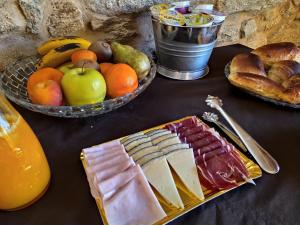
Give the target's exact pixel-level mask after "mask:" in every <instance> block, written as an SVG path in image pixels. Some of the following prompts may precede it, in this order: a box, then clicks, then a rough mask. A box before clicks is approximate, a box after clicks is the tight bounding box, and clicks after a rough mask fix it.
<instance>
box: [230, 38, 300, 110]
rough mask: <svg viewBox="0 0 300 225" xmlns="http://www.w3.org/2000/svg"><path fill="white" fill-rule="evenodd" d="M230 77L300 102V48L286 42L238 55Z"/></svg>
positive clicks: (253, 89)
mask: <svg viewBox="0 0 300 225" xmlns="http://www.w3.org/2000/svg"><path fill="white" fill-rule="evenodd" d="M228 78H229V81H230V82H231V83H232V84H233V85H235V86H238V87H241V88H244V89H246V90H249V91H251V92H254V93H257V94H259V95H262V96H265V97H268V98H272V99H276V100H280V101H285V102H288V103H291V104H300V49H299V48H298V47H296V46H295V45H294V44H293V43H288V42H283V43H275V44H269V45H265V46H262V47H260V48H258V49H255V50H254V51H252V52H251V53H247V54H245V53H243V54H239V55H237V56H235V57H234V58H233V60H232V62H231V64H230V75H229V77H228Z"/></svg>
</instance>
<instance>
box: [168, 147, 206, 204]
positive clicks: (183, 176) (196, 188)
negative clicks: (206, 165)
mask: <svg viewBox="0 0 300 225" xmlns="http://www.w3.org/2000/svg"><path fill="white" fill-rule="evenodd" d="M166 157H167V160H168V162H169V164H170V165H171V167H172V168H173V169H174V171H175V172H176V174H177V175H178V177H179V178H180V180H181V181H182V183H183V184H184V185H185V187H186V188H187V189H188V190H189V191H190V192H191V193H192V194H194V195H195V196H196V197H197V198H198V199H200V200H204V195H203V191H202V188H201V185H200V181H199V177H198V173H197V167H196V164H195V159H194V154H193V150H192V149H191V148H190V149H184V150H183V151H175V152H172V153H170V154H167V155H166Z"/></svg>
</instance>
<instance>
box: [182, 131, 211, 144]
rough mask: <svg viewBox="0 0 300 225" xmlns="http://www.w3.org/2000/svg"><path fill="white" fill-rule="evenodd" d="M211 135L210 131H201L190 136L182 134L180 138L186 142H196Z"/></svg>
mask: <svg viewBox="0 0 300 225" xmlns="http://www.w3.org/2000/svg"><path fill="white" fill-rule="evenodd" d="M209 135H211V133H210V132H208V131H201V132H199V133H195V134H191V135H190V136H180V139H181V140H182V141H183V142H186V143H194V142H196V141H198V140H199V139H202V138H205V137H207V136H209Z"/></svg>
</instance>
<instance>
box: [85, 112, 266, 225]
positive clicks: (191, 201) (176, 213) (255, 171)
mask: <svg viewBox="0 0 300 225" xmlns="http://www.w3.org/2000/svg"><path fill="white" fill-rule="evenodd" d="M189 118H192V116H188V117H184V118H182V119H179V120H176V121H172V122H169V123H165V124H162V125H159V126H156V127H152V128H150V129H147V130H144V131H143V132H148V131H151V130H154V129H161V128H164V127H165V126H166V125H168V124H173V123H177V122H181V121H183V120H186V119H189ZM122 138H124V137H121V138H119V139H117V140H121V139H122ZM238 154H239V155H240V156H241V159H242V161H243V163H244V164H245V166H246V169H247V171H248V173H249V178H251V179H253V180H254V179H257V178H259V177H261V176H262V171H261V169H260V167H259V166H258V165H257V164H255V163H254V162H253V161H251V160H250V159H249V158H247V157H246V156H245V155H244V154H243V153H241V152H240V151H238ZM80 159H81V161H82V164H83V167H84V169H85V171H86V168H87V163H86V161H85V158H84V155H83V153H81V155H80ZM86 172H87V171H86ZM172 174H173V173H172ZM173 177H174V180H175V183H176V186H177V189H178V191H179V194H180V196H181V198H182V201H183V203H184V208H183V209H177V208H175V207H173V206H171V205H169V204H168V203H167V202H166V201H164V200H163V199H162V197H161V196H160V195H159V194H158V193H157V192H156V191H155V189H153V191H154V193H155V195H156V197H157V199H158V200H159V202H160V204H161V206H162V207H163V209H164V211H165V212H166V214H167V216H166V217H165V218H164V219H162V220H160V221H158V222H157V223H155V225H162V224H167V223H169V222H171V221H173V220H175V219H176V218H178V217H180V216H182V215H184V214H186V213H188V212H189V211H191V210H193V209H195V208H197V207H198V206H200V205H203V204H205V203H206V202H208V201H210V200H212V199H214V198H217V197H219V196H221V195H223V194H225V193H227V192H229V191H231V190H233V189H236V188H238V187H240V186H242V185H244V184H245V182H241V183H239V186H237V187H234V188H231V189H227V190H222V191H218V192H214V191H213V190H210V189H207V188H205V187H204V186H203V185H202V190H203V192H204V196H205V199H204V201H200V200H199V199H196V198H195V197H193V196H192V195H191V194H190V193H189V191H188V190H187V189H186V188H185V186H184V185H183V184H182V182H181V181H180V179H179V178H178V177H177V176H176V174H175V173H174V174H173ZM95 200H96V203H97V206H98V209H99V212H100V215H101V218H102V221H103V224H104V225H108V222H107V219H106V216H105V212H104V210H103V208H102V206H101V200H100V199H95Z"/></svg>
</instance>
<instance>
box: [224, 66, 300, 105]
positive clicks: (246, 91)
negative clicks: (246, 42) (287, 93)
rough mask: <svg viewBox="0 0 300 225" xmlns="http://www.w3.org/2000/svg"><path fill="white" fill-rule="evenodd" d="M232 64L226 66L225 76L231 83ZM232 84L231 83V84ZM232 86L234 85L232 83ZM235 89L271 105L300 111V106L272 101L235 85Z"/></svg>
mask: <svg viewBox="0 0 300 225" xmlns="http://www.w3.org/2000/svg"><path fill="white" fill-rule="evenodd" d="M230 64H231V61H230V62H229V63H227V64H226V66H225V69H224V72H225V76H226V78H227V80H228V81H229V82H230V80H229V78H228V77H229V74H230ZM230 83H231V82H230ZM231 84H232V83H231ZM232 85H233V86H234V87H236V88H238V89H240V90H242V91H243V92H245V93H248V94H249V95H252V96H254V97H256V98H259V99H261V100H263V101H265V102H270V103H273V104H275V105H278V106H283V107H288V108H294V109H300V104H290V103H287V102H283V101H279V100H275V99H271V98H267V97H265V96H262V95H259V94H256V93H254V92H252V91H249V90H246V89H244V88H241V87H237V86H235V85H234V84H232Z"/></svg>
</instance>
